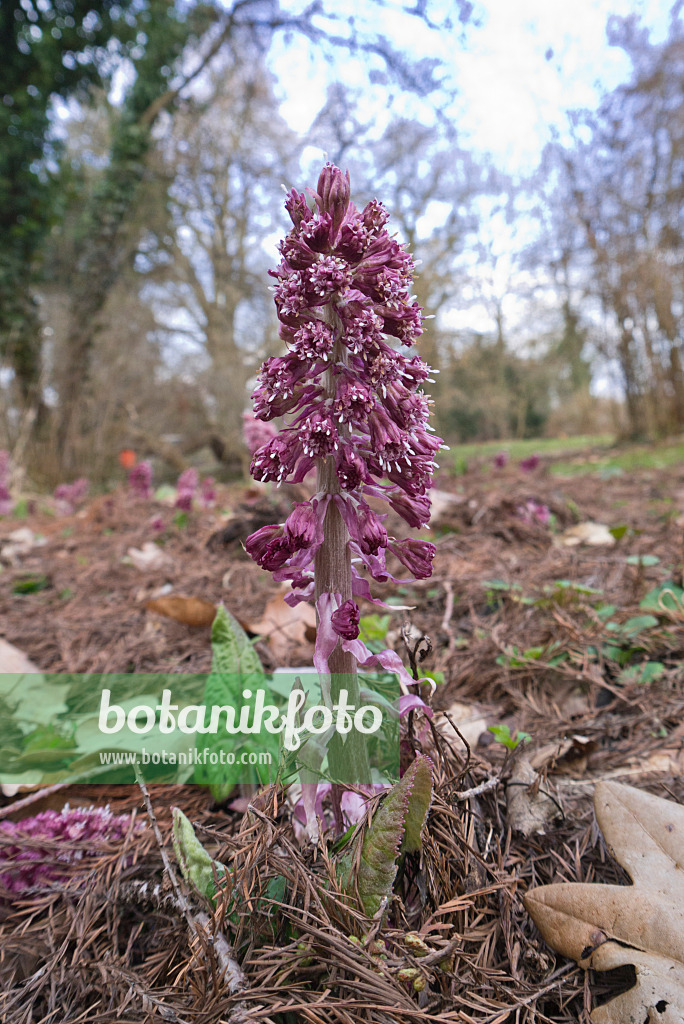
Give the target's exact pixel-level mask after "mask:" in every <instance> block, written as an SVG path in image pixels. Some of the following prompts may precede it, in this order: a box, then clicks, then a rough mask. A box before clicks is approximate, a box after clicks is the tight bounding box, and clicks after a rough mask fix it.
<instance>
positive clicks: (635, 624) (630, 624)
mask: <svg viewBox="0 0 684 1024" xmlns="http://www.w3.org/2000/svg"><path fill="white" fill-rule="evenodd" d="M657 625H658V620H657V619H656V618H655V616H653V615H635V616H634V617H633V618H631V619H627V621H626V622H623V624H622V626H621V627H620V631H621V632H622V633H625V634H626V635H627V636H635V635H636V634H637V633H643V632H644V630H646V629H653V627H654V626H657Z"/></svg>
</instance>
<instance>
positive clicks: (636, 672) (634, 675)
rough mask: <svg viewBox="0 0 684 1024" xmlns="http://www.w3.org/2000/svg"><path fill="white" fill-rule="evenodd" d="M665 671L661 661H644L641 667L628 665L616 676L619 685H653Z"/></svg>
mask: <svg viewBox="0 0 684 1024" xmlns="http://www.w3.org/2000/svg"><path fill="white" fill-rule="evenodd" d="M664 671H665V666H664V665H663V663H662V661H644V662H642V664H641V665H630V666H629V668H624V669H623V670H622V672H621V673H620V675H619V676H618V681H619V682H621V683H654V682H655V681H656V679H660V677H661V676H662V674H663V673H664Z"/></svg>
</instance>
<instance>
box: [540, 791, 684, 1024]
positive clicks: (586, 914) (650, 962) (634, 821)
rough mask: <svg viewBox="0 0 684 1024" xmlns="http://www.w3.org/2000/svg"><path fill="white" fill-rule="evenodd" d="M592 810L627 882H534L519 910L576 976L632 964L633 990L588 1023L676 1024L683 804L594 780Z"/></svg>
mask: <svg viewBox="0 0 684 1024" xmlns="http://www.w3.org/2000/svg"><path fill="white" fill-rule="evenodd" d="M594 808H595V810H596V818H597V821H598V823H599V826H600V828H601V830H602V831H603V834H604V837H605V840H606V842H607V844H608V845H609V847H610V849H611V852H612V853H613V855H614V856H615V858H616V859H617V860H618V861H619V862H620V863H621V864H622V865H623V867H624V868H625V869H626V870H627V872H628V874H629V876H630V878H631V879H632V882H633V883H634V884H633V885H631V886H627V885H591V884H583V883H572V882H565V883H562V884H559V885H543V886H540V887H539V888H537V889H531V890H530V892H528V893H527V895H526V896H525V906H526V908H527V910H528V912H529V913H530V915H531V916H532V918H533V919H534V922H535V924H536V925H537V927H538V928H539V931H540V932H541V934H542V935H543V937H544V939H545V940H546V942H548V944H549V945H550V946H552V947H553V948H554V949H556V950H558V952H559V953H562V954H563V956H567V957H572V958H573V959H575V960H577V961H578V963H579V965H580V966H581V967H584V968H585V970H587V969H589V968H592V969H594V970H598V971H609V970H612V968H614V967H622V966H624V965H625V964H633V965H634V967H635V968H636V976H637V982H636V985H635V986H634V987H633V988H631V989H629V991H627V992H624V993H622V994H621V995H619V996H617V997H616V998H615V999H613V1000H611V1002H609V1003H606V1004H605V1005H604V1006H599V1007H597V1009H595V1010H594V1011H593V1012H592V1014H591V1019H592V1021H593V1022H594V1024H656V1022H659V1024H683V1022H684V807H682V806H681V805H679V804H675V803H673V802H672V801H670V800H663V799H661V798H660V797H656V796H652V795H651V794H650V793H644V792H642V791H641V790H638V789H633V788H632V787H631V786H623V785H620V784H618V783H616V782H599V783H598V784H597V786H596V789H595V791H594Z"/></svg>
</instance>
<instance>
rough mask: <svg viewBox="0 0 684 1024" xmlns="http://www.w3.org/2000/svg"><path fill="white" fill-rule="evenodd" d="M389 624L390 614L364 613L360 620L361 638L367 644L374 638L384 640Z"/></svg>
mask: <svg viewBox="0 0 684 1024" xmlns="http://www.w3.org/2000/svg"><path fill="white" fill-rule="evenodd" d="M389 624H390V617H389V615H364V616H363V617H362V619H361V621H360V622H359V639H360V640H361V641H362V643H365V644H367V643H369V642H370V641H373V640H384V639H385V637H386V636H387V630H388V629H389Z"/></svg>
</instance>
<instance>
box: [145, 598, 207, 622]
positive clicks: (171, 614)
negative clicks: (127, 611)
mask: <svg viewBox="0 0 684 1024" xmlns="http://www.w3.org/2000/svg"><path fill="white" fill-rule="evenodd" d="M145 607H146V608H147V610H148V611H149V612H156V613H157V615H165V616H166V617H167V618H168V619H175V620H176V622H182V623H183V625H185V626H193V627H195V628H199V627H200V626H211V624H212V622H213V621H214V619H215V617H216V605H214V604H212V603H211V601H204V600H202V598H201V597H181V596H180V595H179V594H168V595H167V596H166V597H156V598H154V600H152V601H148V602H147V604H146V605H145Z"/></svg>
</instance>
